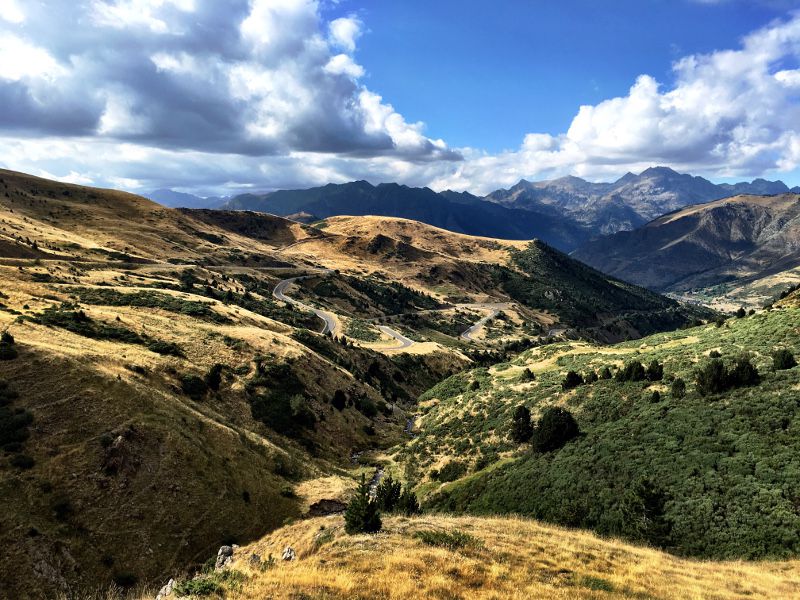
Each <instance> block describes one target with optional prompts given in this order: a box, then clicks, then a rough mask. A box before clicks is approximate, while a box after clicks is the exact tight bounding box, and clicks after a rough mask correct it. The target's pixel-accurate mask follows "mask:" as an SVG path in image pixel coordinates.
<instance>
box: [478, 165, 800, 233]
mask: <svg viewBox="0 0 800 600" xmlns="http://www.w3.org/2000/svg"><path fill="white" fill-rule="evenodd" d="M787 192H789V188H788V187H787V186H786V184H784V183H783V182H781V181H774V182H773V181H765V180H763V179H756V180H755V181H753V182H750V183H748V182H740V183H737V184H735V185H731V184H719V185H717V184H714V183H711V182H710V181H708V180H707V179H704V178H702V177H695V176H692V175H686V174H681V173H677V172H675V171H673V170H672V169H670V168H667V167H653V168H650V169H647V170H645V171H643V172H642V173H640V174H639V175H634V174H633V173H627V174H626V175H624V176H623V177H621V178H620V179H618V180H617V181H615V182H613V183H592V182H589V181H586V180H584V179H581V178H579V177H563V178H561V179H555V180H551V181H539V182H529V181H525V180H523V181H520V182H519V183H518V184H517V185H515V186H514V187H512V188H510V189H508V190H497V191H496V192H493V193H491V194H489V195H488V196H487V199H488V200H491V201H492V202H497V203H498V204H501V205H503V206H506V207H509V208H522V209H525V210H532V211H535V212H544V213H546V214H550V215H553V216H557V215H558V216H561V218H562V219H569V220H572V221H574V222H576V223H578V224H580V225H583V226H584V227H587V228H588V229H589V230H590V231H591V232H592V234H593V235H597V234H613V233H616V232H618V231H629V230H632V229H636V228H637V227H639V226H641V225H644V224H645V223H647V222H649V221H651V220H653V219H655V218H657V217H660V216H661V215H663V214H666V213H669V212H672V211H675V210H679V209H681V208H684V207H686V206H690V205H693V204H701V203H704V202H709V201H712V200H718V199H720V198H725V197H729V196H734V195H737V194H784V193H787Z"/></svg>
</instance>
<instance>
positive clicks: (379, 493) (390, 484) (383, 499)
mask: <svg viewBox="0 0 800 600" xmlns="http://www.w3.org/2000/svg"><path fill="white" fill-rule="evenodd" d="M375 501H376V502H377V503H378V508H379V509H381V510H382V511H384V512H392V511H394V509H395V508H396V507H397V504H398V502H400V482H399V481H395V480H394V479H392V476H391V474H389V475H387V476H386V477H384V478H383V481H381V482H380V484H379V485H378V488H377V489H376V490H375Z"/></svg>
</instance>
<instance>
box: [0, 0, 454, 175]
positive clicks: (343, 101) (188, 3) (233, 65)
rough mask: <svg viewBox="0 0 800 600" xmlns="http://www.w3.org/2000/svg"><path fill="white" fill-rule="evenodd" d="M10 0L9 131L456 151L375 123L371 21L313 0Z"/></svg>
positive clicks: (1, 46) (261, 149) (442, 155)
mask: <svg viewBox="0 0 800 600" xmlns="http://www.w3.org/2000/svg"><path fill="white" fill-rule="evenodd" d="M0 1H1V2H3V4H0V9H2V13H1V14H2V15H3V18H4V20H5V22H8V23H9V26H8V27H7V28H6V30H5V31H3V30H2V26H0V99H3V100H5V101H6V102H5V105H6V106H9V105H10V106H11V107H12V109H11V110H10V111H4V114H2V115H0V128H2V129H5V130H6V131H8V130H10V129H15V130H25V131H27V132H29V134H30V135H32V136H34V135H38V136H47V135H52V134H58V135H76V136H78V135H79V136H86V135H92V136H93V137H95V138H96V139H97V140H109V139H113V140H116V141H118V142H135V143H139V144H142V145H146V146H152V147H156V148H172V149H175V150H181V151H198V152H209V153H237V154H243V155H249V156H269V155H288V154H289V153H291V152H298V151H301V152H337V153H353V154H358V155H362V156H374V155H375V156H376V155H386V156H391V155H402V156H411V157H413V159H414V160H422V161H424V160H440V159H453V158H458V157H457V155H455V154H454V153H453V152H452V151H449V150H447V149H443V148H441V147H440V146H439V145H438V144H434V143H431V142H430V141H429V140H428V139H427V138H426V137H425V136H424V134H422V132H421V129H420V127H418V126H417V124H406V123H405V122H404V120H403V118H402V116H400V115H394V118H392V119H391V120H390V122H391V125H392V127H391V129H389V128H383V129H381V128H375V127H373V126H372V125H373V123H374V119H373V118H372V113H373V112H374V107H372V106H371V105H365V104H364V103H363V102H362V98H363V96H362V92H363V91H364V90H365V87H364V85H363V84H362V83H361V82H360V81H359V80H360V79H361V78H362V77H363V76H364V69H363V67H361V66H360V65H359V64H358V63H357V62H356V60H355V58H354V56H353V52H354V50H355V43H356V40H357V38H358V36H359V33H360V23H359V21H358V20H357V19H355V18H344V19H336V20H335V21H333V22H332V23H330V24H326V23H324V22H323V20H322V18H321V17H320V11H319V6H318V3H317V1H316V0H250V1H247V0H231V1H230V2H224V3H223V2H215V1H213V0H91V1H89V2H85V3H74V2H71V1H66V0H65V1H63V2H55V1H54V2H49V3H46V4H48V6H47V7H45V6H44V4H45V3H30V7H29V8H28V7H27V6H26V11H27V13H26V14H23V13H22V12H21V11H20V10H19V6H18V5H17V4H16V0H0ZM11 23H13V25H14V27H13V28H12V27H11V25H10V24H11ZM78 105H82V108H81V109H80V110H77V113H76V107H77V106H78ZM383 109H388V105H385V106H384V107H383ZM443 150H444V151H443Z"/></svg>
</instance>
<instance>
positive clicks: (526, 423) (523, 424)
mask: <svg viewBox="0 0 800 600" xmlns="http://www.w3.org/2000/svg"><path fill="white" fill-rule="evenodd" d="M532 435H533V425H532V424H531V411H530V410H528V408H527V407H526V406H523V405H520V406H518V407H517V408H516V409H515V410H514V416H513V417H512V421H511V439H512V440H514V441H515V442H516V443H518V444H524V443H525V442H528V441H530V439H531V436H532Z"/></svg>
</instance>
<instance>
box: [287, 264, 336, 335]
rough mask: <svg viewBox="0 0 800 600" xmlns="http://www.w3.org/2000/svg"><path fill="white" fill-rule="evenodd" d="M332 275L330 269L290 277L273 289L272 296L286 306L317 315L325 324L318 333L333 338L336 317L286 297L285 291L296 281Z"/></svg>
mask: <svg viewBox="0 0 800 600" xmlns="http://www.w3.org/2000/svg"><path fill="white" fill-rule="evenodd" d="M333 273H334V271H332V270H331V269H323V270H321V271H320V272H319V273H315V274H313V275H300V276H299V277H291V278H289V279H284V280H283V281H279V282H278V285H276V286H275V289H274V290H273V291H272V295H273V296H274V297H275V298H276V299H278V300H280V301H282V302H286V303H287V304H291V305H292V306H296V307H297V308H300V309H303V310H308V311H310V312H313V313H314V314H315V315H317V317H319V318H320V319H322V321H323V323H325V325H324V326H323V327H322V331H320V333H321V334H323V335H327V334H329V333H330V334H331V335H334V336H335V335H336V330H337V325H338V324H337V321H336V317H335V316H334V314H333V313H329V312H327V311H324V310H321V309H319V308H314V307H313V306H309V305H308V304H304V303H303V302H300V301H299V300H295V299H294V298H290V297H289V296H287V295H286V290H287V289H288V287H289V286H290V285H292V284H293V283H295V282H296V281H302V280H304V279H311V278H312V277H319V276H320V275H321V274H322V275H331V274H333Z"/></svg>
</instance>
